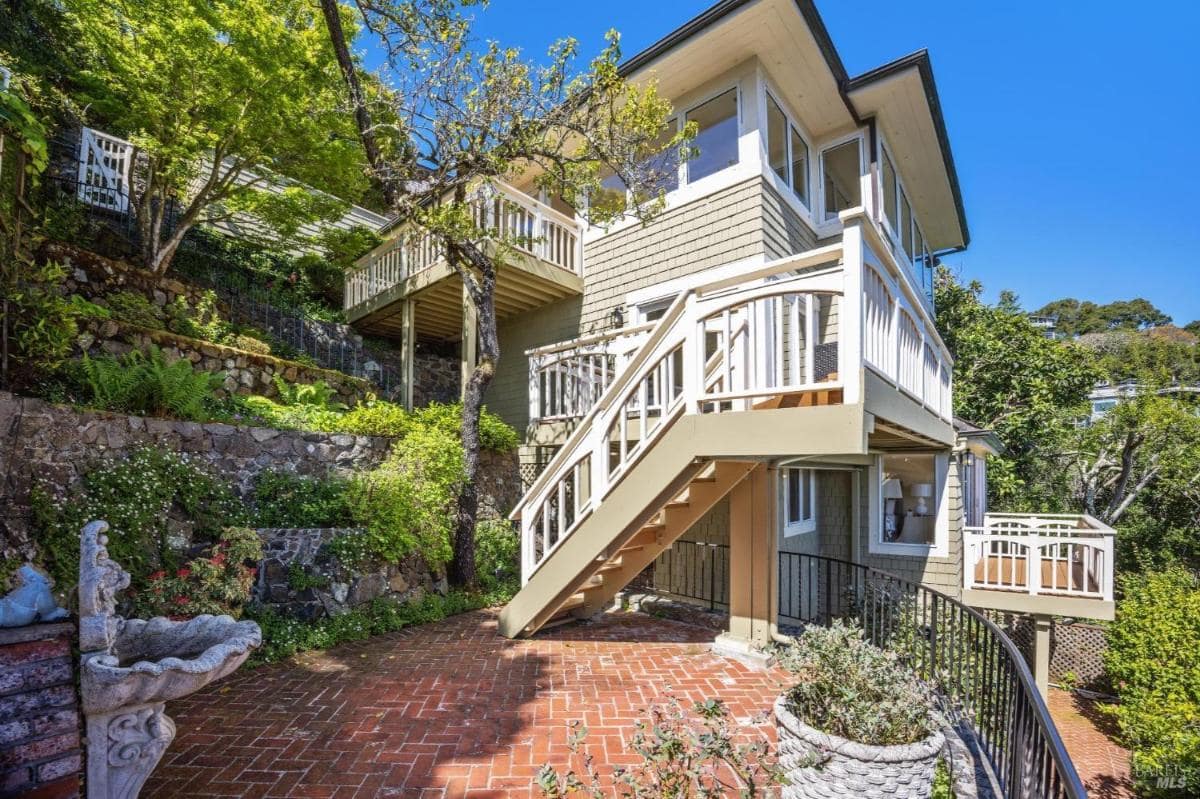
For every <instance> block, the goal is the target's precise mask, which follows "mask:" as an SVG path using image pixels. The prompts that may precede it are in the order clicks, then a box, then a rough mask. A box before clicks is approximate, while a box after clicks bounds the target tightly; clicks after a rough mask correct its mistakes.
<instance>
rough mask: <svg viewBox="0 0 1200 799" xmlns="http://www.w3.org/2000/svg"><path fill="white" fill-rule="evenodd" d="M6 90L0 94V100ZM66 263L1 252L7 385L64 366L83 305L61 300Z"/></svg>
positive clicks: (0, 322)
mask: <svg viewBox="0 0 1200 799" xmlns="http://www.w3.org/2000/svg"><path fill="white" fill-rule="evenodd" d="M2 95H3V92H0V96H2ZM66 275H67V268H66V266H64V265H63V264H59V263H54V262H47V263H42V264H35V263H33V262H32V261H29V260H26V259H25V257H24V256H22V255H19V254H15V255H14V254H12V253H8V252H4V251H0V294H3V296H4V298H5V299H6V300H7V303H6V305H5V306H4V307H0V329H3V330H4V333H5V335H6V336H7V337H8V349H9V354H8V361H7V362H6V363H5V364H4V366H5V372H6V376H7V377H8V380H9V383H10V384H12V385H17V386H24V385H28V384H30V383H31V382H33V380H34V379H35V378H36V377H38V376H39V375H44V374H46V373H48V372H52V371H54V370H55V369H57V368H58V367H59V366H61V365H62V364H63V362H64V361H65V360H66V358H67V356H68V355H69V354H70V352H71V347H72V345H73V344H74V342H75V337H76V336H77V335H78V334H79V326H78V321H77V320H78V318H79V316H80V314H81V312H82V310H83V309H82V307H81V306H80V305H78V304H77V303H74V302H72V301H71V300H68V299H67V298H65V297H63V295H62V293H61V291H60V290H59V286H60V284H61V283H62V281H63V280H64V279H65V278H66Z"/></svg>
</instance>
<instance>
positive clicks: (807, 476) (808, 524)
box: [779, 467, 819, 538]
mask: <svg viewBox="0 0 1200 799" xmlns="http://www.w3.org/2000/svg"><path fill="white" fill-rule="evenodd" d="M793 469H794V470H795V471H798V472H800V475H801V476H800V479H801V481H802V482H803V483H804V484H805V489H806V490H807V491H808V497H809V499H808V506H809V508H810V510H811V513H810V514H809V518H807V519H800V520H799V521H795V522H792V521H789V520H788V517H787V512H788V505H789V504H790V503H789V501H788V500H789V498H790V496H789V495H790V493H791V491H790V489H789V486H790V485H791V481H790V480H789V479H788V475H787V473H788V472H789V471H792V470H793ZM780 483H781V484H782V485H781V489H780V492H779V495H780V498H781V499H782V500H783V509H782V513H780V518H781V519H782V520H783V537H784V538H791V537H792V536H796V535H804V534H807V533H815V532H816V531H817V515H818V513H819V509H818V507H817V471H816V469H808V468H804V467H788V468H786V469H780Z"/></svg>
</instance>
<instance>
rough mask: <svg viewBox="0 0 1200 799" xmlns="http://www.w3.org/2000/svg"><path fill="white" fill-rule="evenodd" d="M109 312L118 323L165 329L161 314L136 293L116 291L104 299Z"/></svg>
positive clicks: (144, 297) (141, 295)
mask: <svg viewBox="0 0 1200 799" xmlns="http://www.w3.org/2000/svg"><path fill="white" fill-rule="evenodd" d="M104 302H105V304H106V305H107V306H108V309H109V311H110V312H111V313H112V315H113V317H114V318H115V319H116V320H117V321H118V322H128V323H129V324H131V325H137V326H138V327H144V328H148V329H150V330H162V329H164V328H165V326H166V325H165V324H164V318H163V312H162V311H161V310H160V309H159V308H157V307H156V306H155V305H154V303H152V302H150V300H148V299H146V295H144V294H142V293H141V292H137V291H128V290H125V291H116V292H113V293H112V294H108V295H106V296H105V297H104Z"/></svg>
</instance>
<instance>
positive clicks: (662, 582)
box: [654, 541, 729, 610]
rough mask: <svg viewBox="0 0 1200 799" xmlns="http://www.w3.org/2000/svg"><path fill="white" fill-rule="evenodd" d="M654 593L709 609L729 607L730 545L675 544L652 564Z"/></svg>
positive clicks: (691, 542)
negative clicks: (694, 602)
mask: <svg viewBox="0 0 1200 799" xmlns="http://www.w3.org/2000/svg"><path fill="white" fill-rule="evenodd" d="M654 587H655V590H658V591H665V592H667V593H670V594H674V595H675V596H679V597H683V598H685V599H693V600H698V601H701V602H706V603H708V607H709V609H710V610H718V609H727V608H728V607H729V545H728V544H709V543H706V542H704V541H676V542H675V543H674V544H672V545H671V546H670V548H668V549H666V550H663V552H662V554H660V555H659V556H658V560H657V561H656V562H655V564H654Z"/></svg>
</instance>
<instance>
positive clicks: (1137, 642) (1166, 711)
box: [1104, 566, 1200, 799]
mask: <svg viewBox="0 0 1200 799" xmlns="http://www.w3.org/2000/svg"><path fill="white" fill-rule="evenodd" d="M1122 588H1123V590H1124V597H1123V598H1122V599H1121V600H1120V601H1119V602H1118V604H1117V616H1116V621H1115V622H1114V623H1113V624H1112V626H1111V627H1110V628H1109V636H1108V650H1107V652H1106V653H1105V656H1104V664H1105V668H1106V670H1107V673H1108V676H1109V678H1110V680H1111V681H1112V684H1113V685H1114V686H1115V687H1116V690H1117V694H1118V696H1119V697H1120V700H1121V701H1120V704H1118V705H1114V706H1112V707H1111V708H1110V710H1109V712H1111V713H1112V715H1113V716H1114V717H1115V718H1116V720H1117V725H1118V727H1119V728H1120V733H1121V738H1122V740H1123V742H1124V743H1125V744H1126V745H1127V746H1128V747H1129V748H1130V749H1131V750H1132V752H1133V775H1134V780H1135V783H1136V787H1137V788H1138V790H1139V796H1146V797H1164V798H1165V797H1180V798H1181V799H1182V797H1184V796H1185V795H1187V796H1191V795H1194V794H1191V793H1188V792H1187V791H1188V789H1187V787H1183V786H1180V787H1178V788H1175V789H1170V788H1164V787H1162V786H1160V785H1159V784H1158V781H1157V779H1156V778H1157V777H1158V776H1174V777H1184V778H1186V780H1185V781H1186V783H1187V785H1189V786H1191V787H1192V788H1194V787H1195V786H1196V785H1197V784H1200V782H1198V781H1200V579H1198V578H1197V576H1196V575H1195V574H1193V573H1191V572H1189V571H1188V570H1186V569H1184V568H1182V567H1180V566H1173V567H1170V568H1167V569H1164V570H1163V571H1161V572H1159V573H1150V574H1139V575H1126V576H1124V577H1123V578H1122Z"/></svg>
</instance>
